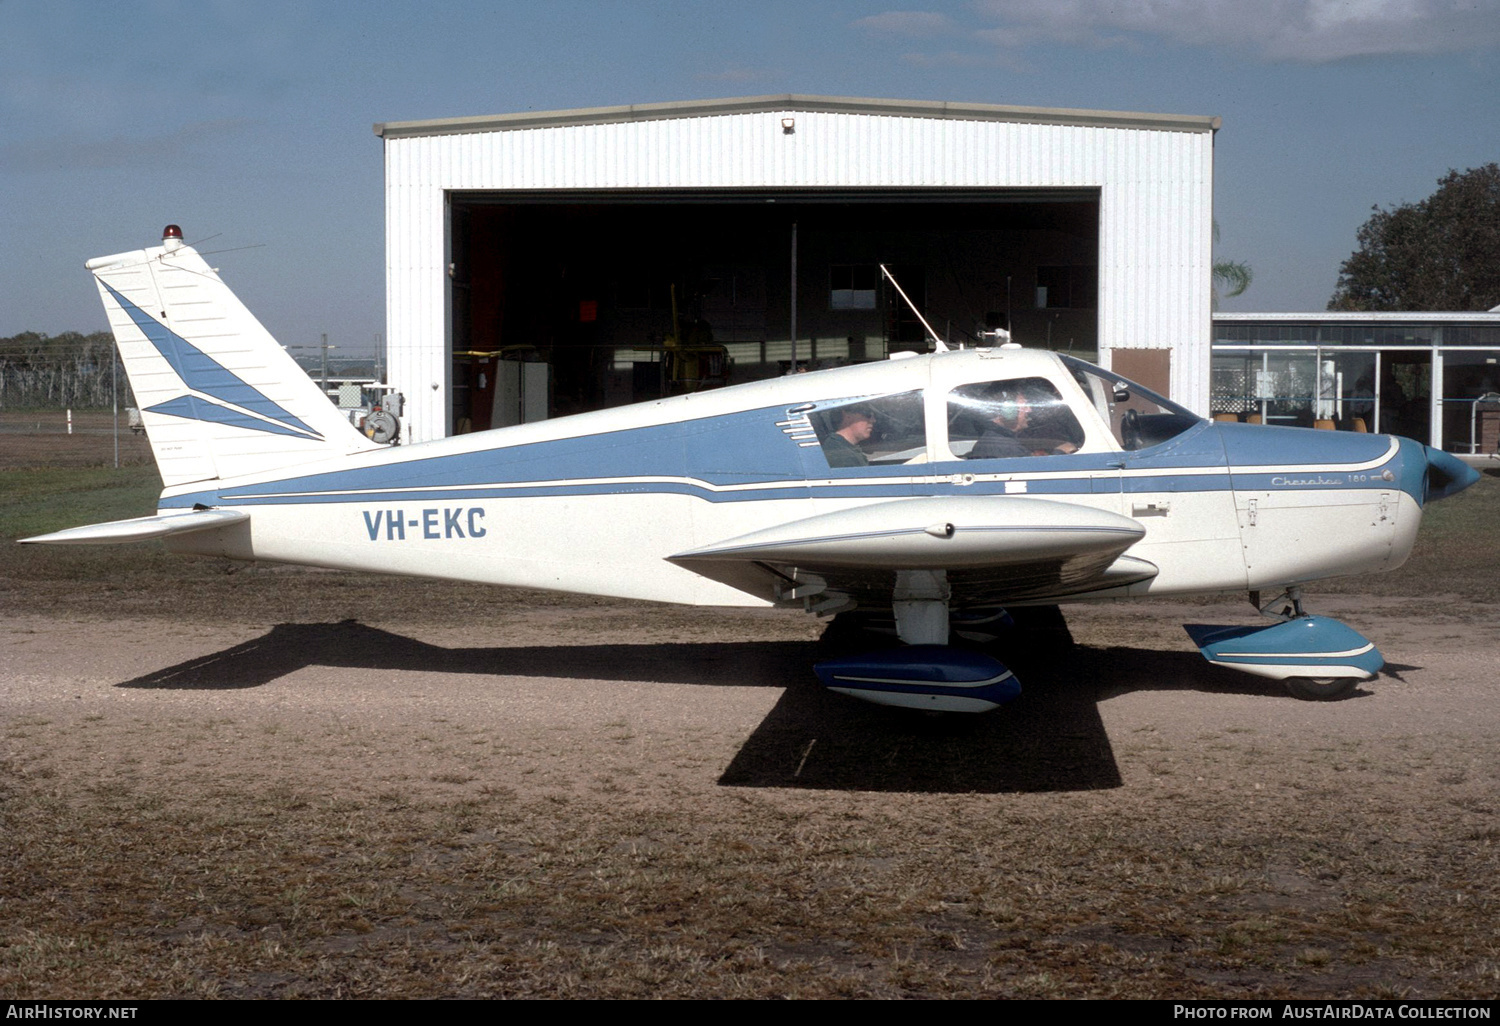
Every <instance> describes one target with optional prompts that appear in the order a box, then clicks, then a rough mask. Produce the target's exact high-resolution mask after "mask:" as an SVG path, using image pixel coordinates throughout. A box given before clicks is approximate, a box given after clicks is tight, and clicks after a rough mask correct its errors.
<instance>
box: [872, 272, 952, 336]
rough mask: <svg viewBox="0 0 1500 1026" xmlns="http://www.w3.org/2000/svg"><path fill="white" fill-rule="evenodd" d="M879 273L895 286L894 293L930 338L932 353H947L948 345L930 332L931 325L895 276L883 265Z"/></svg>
mask: <svg viewBox="0 0 1500 1026" xmlns="http://www.w3.org/2000/svg"><path fill="white" fill-rule="evenodd" d="M880 273H881V274H883V275H885V276H886V279H887V280H888V281H890V283H891V284H892V285H894V286H896V291H897V292H898V293H900V294H901V298H902V299H904V300H906V305H907V306H909V307H911V312H912V313H914V314H916V315H917V320H919V321H921V322H922V327H924V328H926V329H927V334H928V335H929V336H931V338H932V346H933V352H937V353H946V352H948V343H946V342H944V341H943V340H942V339H940V338H938V333H937V332H935V331H933V330H932V325H930V324H928V323H927V318H926V317H923V316H922V311H921V310H918V309H917V304H916V303H913V302H912V301H911V297H910V296H908V295H907V294H906V290H905V289H903V288H902V287H901V283H900V282H898V281H897V280H896V276H895V275H894V274H892V273H891V272H890V270H889V269H887V268H886V266H885V264H881V265H880Z"/></svg>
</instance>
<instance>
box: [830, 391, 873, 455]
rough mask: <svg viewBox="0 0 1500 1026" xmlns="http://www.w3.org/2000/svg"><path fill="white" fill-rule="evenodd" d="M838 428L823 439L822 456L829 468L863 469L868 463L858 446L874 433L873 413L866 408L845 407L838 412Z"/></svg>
mask: <svg viewBox="0 0 1500 1026" xmlns="http://www.w3.org/2000/svg"><path fill="white" fill-rule="evenodd" d="M838 413H839V426H838V430H836V431H834V432H833V433H832V434H830V435H829V436H828V437H827V438H825V439H823V455H824V456H825V457H826V458H827V459H828V465H829V466H830V467H863V466H867V465H868V464H869V462H870V459H869V457H868V456H866V455H865V453H864V450H863V449H861V448H860V444H861V443H863V442H868V441H869V440H870V436H871V435H873V434H874V433H875V411H873V410H871V409H870V408H869V407H868V406H846V407H844V408H843V409H841V410H839V411H838Z"/></svg>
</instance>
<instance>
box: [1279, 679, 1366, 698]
mask: <svg viewBox="0 0 1500 1026" xmlns="http://www.w3.org/2000/svg"><path fill="white" fill-rule="evenodd" d="M1283 683H1285V684H1286V689H1287V690H1288V691H1290V692H1291V693H1292V697H1293V698H1300V699H1302V700H1303V701H1304V702H1336V701H1338V700H1339V699H1340V698H1348V697H1349V696H1350V695H1352V694H1353V693H1354V689H1355V688H1357V687H1358V686H1359V681H1358V680H1355V679H1353V678H1350V677H1288V678H1287V679H1286V680H1285V681H1284V682H1283Z"/></svg>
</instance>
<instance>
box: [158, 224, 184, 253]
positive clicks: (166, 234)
mask: <svg viewBox="0 0 1500 1026" xmlns="http://www.w3.org/2000/svg"><path fill="white" fill-rule="evenodd" d="M161 244H162V245H163V246H165V247H166V248H167V249H168V250H173V249H176V248H177V247H179V246H181V245H182V229H181V228H179V227H178V226H177V225H175V224H169V225H167V226H166V227H165V228H163V229H162V230H161Z"/></svg>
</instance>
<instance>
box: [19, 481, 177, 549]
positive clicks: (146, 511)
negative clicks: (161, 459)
mask: <svg viewBox="0 0 1500 1026" xmlns="http://www.w3.org/2000/svg"><path fill="white" fill-rule="evenodd" d="M160 494H161V477H160V476H159V475H158V474H157V473H156V468H155V467H139V466H138V467H122V468H120V469H119V470H114V469H106V468H99V469H93V470H76V469H47V470H5V471H0V538H3V539H7V540H9V539H14V538H26V537H29V536H31V535H34V534H46V533H47V532H49V531H59V530H62V529H63V528H65V527H77V526H79V525H80V524H96V523H100V522H102V521H105V520H125V519H127V518H129V517H144V516H149V515H151V514H152V513H155V512H156V498H157V496H158V495H160Z"/></svg>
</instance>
